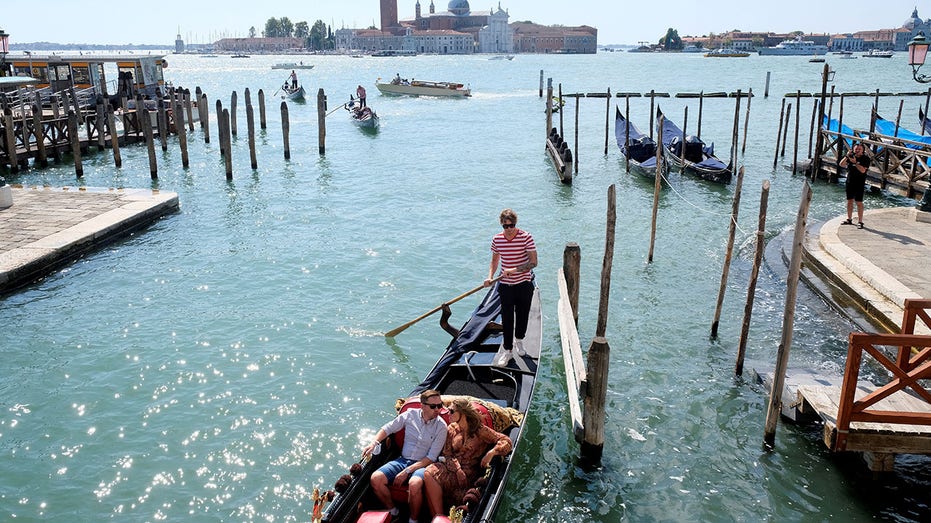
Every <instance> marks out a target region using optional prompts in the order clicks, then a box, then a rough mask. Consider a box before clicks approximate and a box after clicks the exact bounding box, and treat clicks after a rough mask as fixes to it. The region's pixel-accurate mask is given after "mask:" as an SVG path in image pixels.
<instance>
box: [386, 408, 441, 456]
mask: <svg viewBox="0 0 931 523" xmlns="http://www.w3.org/2000/svg"><path fill="white" fill-rule="evenodd" d="M401 429H404V447H403V448H402V449H401V456H402V457H404V458H405V459H410V460H414V461H420V460H421V459H423V458H424V457H427V458H430V459H431V460H432V461H436V460H437V458H438V457H439V456H440V452H442V451H443V445H445V444H446V422H445V421H443V418H441V417H439V416H437V417H435V418H433V419H432V420H431V421H429V422H425V421H424V419H423V416H422V415H421V409H409V410H406V411H404V412H402V413H401V414H399V415H398V417H396V418H394V419H393V420H391V421H389V422H388V423H385V426H383V427H382V430H384V431H385V433H386V434H394V433H395V432H398V431H399V430H401Z"/></svg>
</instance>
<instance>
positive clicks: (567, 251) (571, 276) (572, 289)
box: [562, 242, 582, 326]
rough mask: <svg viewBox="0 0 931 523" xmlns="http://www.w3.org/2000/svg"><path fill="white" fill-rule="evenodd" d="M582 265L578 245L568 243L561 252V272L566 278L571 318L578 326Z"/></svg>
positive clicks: (580, 251)
mask: <svg viewBox="0 0 931 523" xmlns="http://www.w3.org/2000/svg"><path fill="white" fill-rule="evenodd" d="M581 265H582V250H581V249H579V244H578V243H575V242H569V243H567V244H566V247H565V248H564V249H563V251H562V270H563V273H564V274H565V277H566V288H567V289H568V291H569V305H571V306H572V317H573V318H574V319H575V324H576V326H578V324H579V278H580V272H581Z"/></svg>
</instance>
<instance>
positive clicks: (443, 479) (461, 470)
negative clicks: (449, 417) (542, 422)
mask: <svg viewBox="0 0 931 523" xmlns="http://www.w3.org/2000/svg"><path fill="white" fill-rule="evenodd" d="M492 445H494V447H495V449H496V453H497V454H498V455H501V456H503V455H506V454H507V453H509V452H511V438H509V437H507V436H505V435H504V434H501V433H500V432H495V431H494V430H492V429H490V428H488V427H486V426H485V425H482V426H481V428H480V429H479V431H478V433H477V434H475V435H474V436H471V437H470V436H468V435H467V434H466V433H465V431H463V430H462V427H460V426H459V424H458V423H450V424H449V428H448V430H447V433H446V445H445V446H444V447H443V453H442V455H443V457H444V458H445V459H444V461H439V462H436V463H433V464H432V465H430V466H429V467H427V471H426V473H427V474H430V475H431V476H433V479H435V480H436V481H437V483H439V484H440V486H441V487H442V488H443V504H444V505H446V506H450V505H458V504H460V503H461V502H462V497H463V496H464V495H465V493H466V491H467V490H469V489H470V488H472V487H473V486H474V485H475V481H476V480H477V479H478V478H479V477H480V476H481V475H482V473H483V470H482V457H484V456H485V454H486V453H487V452H488V449H489V448H490V447H491V446H492Z"/></svg>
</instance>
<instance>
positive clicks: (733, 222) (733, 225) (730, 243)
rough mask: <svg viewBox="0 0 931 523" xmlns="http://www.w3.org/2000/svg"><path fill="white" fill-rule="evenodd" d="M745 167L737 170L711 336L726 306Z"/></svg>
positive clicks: (716, 331) (716, 329)
mask: <svg viewBox="0 0 931 523" xmlns="http://www.w3.org/2000/svg"><path fill="white" fill-rule="evenodd" d="M743 181H744V168H743V167H741V168H740V170H738V171H737V184H736V185H735V186H734V203H733V206H732V207H731V217H730V224H729V226H728V232H727V248H726V249H725V251H724V252H725V254H724V267H723V268H722V269H721V285H720V287H718V301H717V304H716V305H715V308H714V321H712V322H711V338H712V339H714V338H717V337H718V323H719V322H720V320H721V309H722V308H723V306H724V291H725V290H726V289H727V273H728V272H729V271H730V267H731V256H733V254H734V236H735V235H736V233H737V214H738V213H739V212H740V191H741V188H742V187H743Z"/></svg>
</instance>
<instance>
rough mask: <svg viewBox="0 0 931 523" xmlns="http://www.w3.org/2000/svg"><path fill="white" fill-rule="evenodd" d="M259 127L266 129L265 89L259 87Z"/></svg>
mask: <svg viewBox="0 0 931 523" xmlns="http://www.w3.org/2000/svg"><path fill="white" fill-rule="evenodd" d="M259 128H260V129H262V130H263V131H264V130H265V91H263V90H262V89H259Z"/></svg>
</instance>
